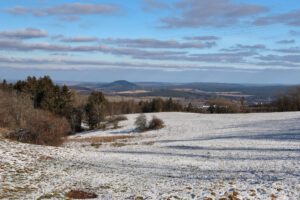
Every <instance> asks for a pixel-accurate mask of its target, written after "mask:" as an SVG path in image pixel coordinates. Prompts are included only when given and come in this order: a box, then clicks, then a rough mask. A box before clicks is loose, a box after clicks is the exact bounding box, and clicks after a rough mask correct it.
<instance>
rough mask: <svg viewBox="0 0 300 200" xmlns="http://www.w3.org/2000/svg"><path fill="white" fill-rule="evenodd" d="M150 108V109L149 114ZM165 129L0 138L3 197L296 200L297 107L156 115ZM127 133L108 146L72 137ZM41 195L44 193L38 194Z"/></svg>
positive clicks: (299, 158)
mask: <svg viewBox="0 0 300 200" xmlns="http://www.w3.org/2000/svg"><path fill="white" fill-rule="evenodd" d="M152 115H153V114H149V115H147V116H148V118H149V119H150V117H151V116H152ZM154 115H156V116H158V117H159V118H161V119H163V120H164V121H165V124H166V127H165V128H164V129H161V130H159V131H149V132H146V133H141V134H140V133H135V132H134V125H133V124H134V120H135V118H136V116H137V115H127V117H128V120H127V121H123V122H121V124H120V125H122V126H123V127H122V128H120V129H116V130H108V131H95V132H89V133H85V134H80V135H76V136H72V137H71V138H70V139H71V140H72V142H68V143H67V144H65V146H64V147H60V148H54V147H43V146H35V145H28V144H20V143H16V142H9V141H5V140H2V141H0V179H1V180H0V199H1V198H4V199H5V198H12V199H37V198H39V197H43V198H45V197H47V198H54V199H55V198H56V199H63V198H64V194H65V193H66V192H67V191H69V190H70V189H81V190H89V191H92V192H95V193H96V194H98V195H99V199H135V198H136V197H143V198H144V199H168V198H169V199H176V198H179V199H204V198H211V199H219V198H221V197H227V198H228V197H229V196H230V195H231V197H232V195H235V197H238V198H240V199H246V198H248V199H271V198H274V199H275V197H276V199H300V123H299V122H300V113H299V112H294V113H265V114H236V115H231V114H228V115H227V114H226V115H225V114H224V115H207V114H190V113H156V114H154ZM124 134H125V135H132V136H136V137H134V138H130V139H126V141H119V142H118V143H117V145H115V144H116V142H113V143H108V144H101V145H100V144H96V145H95V144H94V145H91V144H90V143H87V142H74V140H75V141H76V140H77V139H78V140H79V141H80V140H81V139H86V138H91V137H99V136H111V135H124ZM41 199H42V198H41Z"/></svg>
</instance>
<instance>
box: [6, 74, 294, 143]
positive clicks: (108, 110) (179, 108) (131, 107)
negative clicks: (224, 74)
mask: <svg viewBox="0 0 300 200" xmlns="http://www.w3.org/2000/svg"><path fill="white" fill-rule="evenodd" d="M0 91H1V93H0V95H1V99H0V127H7V128H13V129H16V128H20V129H22V130H26V131H25V132H22V134H21V137H22V138H23V139H24V137H25V138H26V137H27V139H28V137H29V136H30V141H35V142H33V143H43V142H44V143H45V141H42V140H41V139H40V138H39V136H40V135H38V132H44V133H53V132H55V131H56V132H57V133H60V135H66V134H73V133H76V132H80V131H81V130H82V122H85V123H86V124H87V125H88V126H89V128H90V129H97V128H102V127H103V125H106V124H107V123H106V122H108V121H109V122H112V123H115V122H116V121H115V120H117V118H114V117H113V116H115V115H121V114H130V113H150V112H195V113H245V112H270V111H272V112H273V111H300V87H298V88H295V89H294V90H292V91H290V92H288V93H287V94H284V95H280V96H278V98H277V99H276V100H275V101H273V102H272V103H270V104H263V105H257V106H252V107H250V106H248V105H247V104H246V102H245V99H244V98H241V99H240V101H233V100H229V99H224V98H216V99H211V100H208V101H207V102H206V104H207V105H208V108H199V107H196V106H194V105H192V104H191V103H189V104H188V105H187V106H184V105H182V104H181V103H179V102H177V101H175V100H173V99H172V98H169V99H162V98H153V99H151V100H148V101H134V100H129V101H119V102H109V101H108V100H107V99H106V98H105V96H104V94H103V93H101V92H99V91H94V92H92V93H91V94H89V95H88V96H86V95H81V94H78V93H77V92H76V91H71V90H70V89H69V88H68V87H67V86H66V85H62V86H59V85H57V84H55V83H54V82H53V81H52V80H51V78H50V77H49V76H44V77H40V78H36V77H34V76H32V77H27V79H26V80H23V81H17V82H15V83H7V82H6V81H5V80H4V81H3V82H2V83H0ZM108 119H109V120H108ZM119 120H121V118H119ZM114 126H115V127H117V124H115V125H114ZM60 127H61V128H60ZM29 132H32V133H34V134H31V135H28V134H27V135H26V134H25V133H29ZM14 137H19V136H16V135H15V136H14ZM43 137H45V136H43ZM41 141H42V142H41ZM60 142H61V141H60Z"/></svg>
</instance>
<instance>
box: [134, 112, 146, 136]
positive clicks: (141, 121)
mask: <svg viewBox="0 0 300 200" xmlns="http://www.w3.org/2000/svg"><path fill="white" fill-rule="evenodd" d="M134 124H135V126H136V129H137V130H138V131H140V132H143V131H146V130H147V128H148V127H147V118H146V115H144V114H141V115H139V116H138V117H137V118H136V120H135V122H134Z"/></svg>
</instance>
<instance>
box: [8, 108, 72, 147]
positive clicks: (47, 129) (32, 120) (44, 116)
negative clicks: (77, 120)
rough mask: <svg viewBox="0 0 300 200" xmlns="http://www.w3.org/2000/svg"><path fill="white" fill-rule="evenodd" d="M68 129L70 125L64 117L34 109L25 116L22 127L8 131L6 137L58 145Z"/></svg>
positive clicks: (20, 140)
mask: <svg viewBox="0 0 300 200" xmlns="http://www.w3.org/2000/svg"><path fill="white" fill-rule="evenodd" d="M70 131H71V129H70V125H69V123H68V121H67V120H66V119H65V118H60V117H57V116H55V115H53V114H51V113H50V112H45V111H42V110H35V111H32V113H31V114H30V115H28V116H27V119H26V122H25V125H24V126H23V127H22V128H20V129H17V130H15V131H12V132H10V133H9V134H8V135H7V136H6V137H7V138H9V139H13V140H17V141H19V142H24V143H32V144H39V145H50V146H58V145H60V144H62V142H63V137H64V136H66V135H67V133H68V132H70Z"/></svg>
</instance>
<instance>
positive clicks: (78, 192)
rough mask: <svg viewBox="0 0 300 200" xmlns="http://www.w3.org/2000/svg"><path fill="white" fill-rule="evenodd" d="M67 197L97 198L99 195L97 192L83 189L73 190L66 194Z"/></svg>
mask: <svg viewBox="0 0 300 200" xmlns="http://www.w3.org/2000/svg"><path fill="white" fill-rule="evenodd" d="M66 197H68V198H72V199H95V198H97V197H98V195H97V194H95V193H91V192H85V191H81V190H71V191H69V192H68V193H67V194H66Z"/></svg>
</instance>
